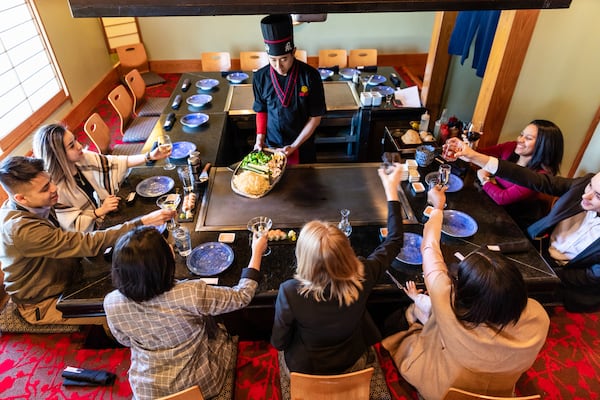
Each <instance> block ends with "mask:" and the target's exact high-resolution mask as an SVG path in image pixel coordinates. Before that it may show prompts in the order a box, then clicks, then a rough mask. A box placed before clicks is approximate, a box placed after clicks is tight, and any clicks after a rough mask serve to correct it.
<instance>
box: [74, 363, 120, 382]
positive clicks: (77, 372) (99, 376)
mask: <svg viewBox="0 0 600 400" xmlns="http://www.w3.org/2000/svg"><path fill="white" fill-rule="evenodd" d="M62 377H63V378H65V380H64V381H63V385H65V386H68V385H71V386H109V385H112V384H113V383H115V379H116V378H117V376H116V375H115V374H113V373H112V372H108V371H102V370H94V369H84V368H76V367H67V368H65V369H64V371H63V373H62Z"/></svg>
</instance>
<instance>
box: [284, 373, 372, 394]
mask: <svg viewBox="0 0 600 400" xmlns="http://www.w3.org/2000/svg"><path fill="white" fill-rule="evenodd" d="M373 371H374V368H373V367H370V368H367V369H363V370H361V371H356V372H350V373H347V374H340V375H309V374H301V373H298V372H292V373H291V374H290V393H291V400H301V399H304V400H306V399H311V400H368V399H369V389H370V386H371V377H372V376H373Z"/></svg>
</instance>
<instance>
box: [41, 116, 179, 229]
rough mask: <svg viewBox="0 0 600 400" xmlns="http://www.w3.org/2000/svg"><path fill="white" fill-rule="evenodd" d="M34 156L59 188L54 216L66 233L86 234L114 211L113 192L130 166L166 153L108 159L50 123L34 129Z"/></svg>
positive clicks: (117, 188) (65, 130) (158, 151)
mask: <svg viewBox="0 0 600 400" xmlns="http://www.w3.org/2000/svg"><path fill="white" fill-rule="evenodd" d="M33 153H34V155H35V156H36V157H37V158H41V159H42V160H44V164H45V168H46V171H48V173H49V174H50V177H51V178H52V180H53V181H54V183H55V184H56V186H57V187H58V204H56V206H55V209H56V217H57V218H58V222H59V223H60V226H61V227H62V228H63V229H64V230H68V231H83V232H86V231H87V232H89V231H92V230H94V229H96V222H97V221H101V220H102V219H103V218H104V217H105V216H106V214H108V213H109V212H111V211H115V210H117V208H118V207H119V198H118V197H117V196H116V193H117V192H118V190H119V185H120V184H121V182H122V180H123V179H125V176H126V175H127V171H128V169H129V167H133V166H136V165H140V164H143V163H144V162H147V161H154V160H160V159H163V158H165V157H167V156H168V155H169V154H170V151H169V152H162V151H160V150H159V148H156V149H154V150H152V151H151V152H148V153H146V154H135V155H129V156H125V155H123V156H111V155H103V154H99V153H95V152H93V151H88V150H86V149H85V148H84V147H83V145H82V144H81V143H79V141H78V140H77V138H76V137H75V135H73V133H72V132H71V131H70V130H68V129H67V128H66V127H65V126H64V125H60V124H49V125H44V126H42V127H41V128H39V129H38V130H37V132H36V133H35V136H34V138H33Z"/></svg>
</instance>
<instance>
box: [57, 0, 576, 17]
mask: <svg viewBox="0 0 600 400" xmlns="http://www.w3.org/2000/svg"><path fill="white" fill-rule="evenodd" d="M571 1H572V0H305V1H302V0H288V1H281V0H219V1H215V0H182V1H172V0H120V1H115V0H69V5H70V7H71V13H72V15H73V17H76V18H86V17H157V16H196V15H198V16H199V15H264V14H274V13H290V14H322V13H363V12H404V11H461V10H463V11H464V10H521V9H550V8H568V7H569V6H570V4H571Z"/></svg>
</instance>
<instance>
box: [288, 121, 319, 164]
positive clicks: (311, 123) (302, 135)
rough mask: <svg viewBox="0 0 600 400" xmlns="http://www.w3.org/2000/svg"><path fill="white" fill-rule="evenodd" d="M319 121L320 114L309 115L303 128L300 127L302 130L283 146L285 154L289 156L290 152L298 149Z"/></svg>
mask: <svg viewBox="0 0 600 400" xmlns="http://www.w3.org/2000/svg"><path fill="white" fill-rule="evenodd" d="M320 123H321V116H320V115H319V116H317V117H309V118H308V121H307V122H306V125H304V128H302V131H301V132H300V134H299V135H298V137H297V138H296V140H294V142H293V143H292V144H290V145H289V146H285V147H284V150H285V154H286V155H287V156H289V155H290V154H292V153H293V152H295V151H296V150H298V148H300V146H301V145H302V143H304V142H306V141H307V140H308V138H309V137H311V135H312V134H313V133H314V132H315V129H317V127H318V126H319V124H320Z"/></svg>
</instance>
